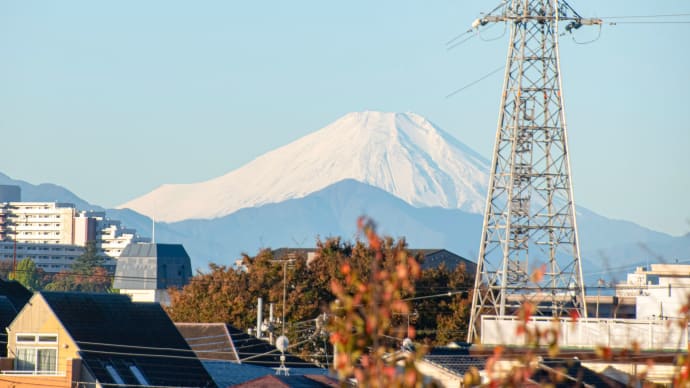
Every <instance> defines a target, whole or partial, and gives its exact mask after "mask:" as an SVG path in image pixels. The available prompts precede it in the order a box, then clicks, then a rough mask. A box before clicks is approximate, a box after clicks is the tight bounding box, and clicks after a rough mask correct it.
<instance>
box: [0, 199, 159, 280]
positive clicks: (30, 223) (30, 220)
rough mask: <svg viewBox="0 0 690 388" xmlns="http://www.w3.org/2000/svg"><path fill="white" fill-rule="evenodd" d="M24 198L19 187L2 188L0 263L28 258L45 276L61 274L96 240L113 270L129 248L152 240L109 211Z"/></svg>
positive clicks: (107, 263)
mask: <svg viewBox="0 0 690 388" xmlns="http://www.w3.org/2000/svg"><path fill="white" fill-rule="evenodd" d="M20 197H21V192H20V190H19V187H18V186H9V185H4V186H0V260H6V261H7V260H13V261H14V260H21V259H24V258H27V257H29V258H31V259H32V260H33V261H34V262H35V263H36V266H37V267H39V268H41V269H43V270H44V271H45V272H60V271H64V270H69V268H70V267H71V265H72V262H73V261H74V259H76V258H77V257H79V256H80V255H81V254H82V253H84V247H85V246H86V243H87V242H89V241H94V242H95V244H96V247H97V248H98V249H99V252H100V253H101V254H102V255H104V256H105V257H106V258H108V260H106V263H105V266H106V267H111V268H114V267H115V261H114V259H116V258H117V257H118V256H119V255H120V253H121V252H122V250H123V249H124V247H126V246H127V245H128V244H129V243H132V242H147V241H149V239H147V238H142V237H140V236H138V235H137V234H136V231H135V230H134V229H128V228H123V227H122V225H121V223H120V221H117V220H111V219H108V218H106V216H105V212H96V211H79V210H77V209H76V208H75V206H74V205H73V204H71V203H60V202H21V201H20V200H19V199H20ZM8 200H9V201H8ZM15 200H16V201H15Z"/></svg>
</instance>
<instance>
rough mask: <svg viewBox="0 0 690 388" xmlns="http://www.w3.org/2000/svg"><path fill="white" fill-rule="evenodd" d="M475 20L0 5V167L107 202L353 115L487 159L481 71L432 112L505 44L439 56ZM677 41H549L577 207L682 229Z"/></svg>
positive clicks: (474, 11) (412, 14) (678, 27)
mask: <svg viewBox="0 0 690 388" xmlns="http://www.w3.org/2000/svg"><path fill="white" fill-rule="evenodd" d="M495 3H496V4H497V3H498V1H496V2H495ZM570 3H571V5H573V6H574V7H575V8H576V9H577V10H578V11H579V12H580V13H581V14H583V15H591V16H599V17H605V16H626V15H657V14H676V13H690V3H688V1H687V0H665V1H648V0H646V1H642V0H607V1H594V0H587V1H585V0H572V1H570ZM494 5H495V4H494V2H487V1H478V0H470V1H457V0H456V1H449V0H446V1H443V0H433V1H405V0H396V1H392V0H377V1H363V0H351V1H347V2H330V1H323V0H312V1H306V0H295V1H289V2H288V1H278V0H273V1H265V0H254V1H244V2H239V1H201V2H198V1H194V2H192V1H174V0H149V1H127V0H120V1H110V2H105V1H98V2H96V1H86V0H85V1H70V0H62V1H32V0H16V1H9V0H0V56H1V58H2V60H0V131H2V134H3V135H4V136H3V139H4V147H2V148H3V151H2V152H0V171H1V172H3V173H5V174H8V175H10V176H11V177H13V178H16V179H23V180H27V181H29V182H32V183H40V182H52V183H57V184H60V185H63V186H65V187H67V188H69V189H71V190H72V191H74V192H75V193H76V194H78V195H79V196H81V197H83V198H84V199H86V200H88V201H90V202H93V203H97V204H100V205H103V206H115V205H118V204H120V203H123V202H126V201H127V200H129V199H132V198H134V197H137V196H139V195H142V194H144V193H146V192H148V191H150V190H152V189H154V188H156V187H158V186H159V185H161V184H164V183H184V182H197V181H202V180H206V179H209V178H212V177H216V176H218V175H221V174H224V173H226V172H228V171H231V170H233V169H235V168H237V167H240V166H241V165H243V164H244V163H246V162H248V161H250V160H252V159H254V158H255V157H257V156H259V155H261V154H263V153H265V152H267V151H270V150H272V149H274V148H276V147H278V146H281V145H284V144H286V143H288V142H290V141H292V140H295V139H297V138H299V137H301V136H303V135H305V134H307V133H310V132H312V131H315V130H317V129H319V128H321V127H323V126H324V125H326V124H328V123H330V122H332V121H334V120H335V119H337V118H338V117H340V116H342V115H343V114H345V113H348V112H351V111H361V110H368V109H371V110H383V111H400V112H407V111H410V112H415V113H419V114H422V115H424V116H426V117H427V118H429V119H430V120H431V121H433V122H435V123H436V124H438V125H439V126H441V127H442V128H443V129H445V130H446V131H448V132H450V133H451V134H453V135H454V136H455V137H457V138H458V139H460V140H461V141H463V142H464V143H466V144H467V145H469V146H470V147H472V148H474V149H476V150H477V151H478V152H480V153H481V154H483V155H485V156H486V157H487V158H490V154H491V149H492V146H493V140H494V133H495V126H496V119H497V110H498V100H499V95H500V88H501V82H502V77H501V74H496V75H494V76H492V77H489V78H487V79H486V80H484V81H482V82H480V83H478V84H477V85H475V86H473V87H471V88H468V89H466V90H464V91H463V92H461V93H459V94H457V95H455V96H453V97H452V98H446V97H445V96H446V95H448V94H449V93H451V92H452V91H454V90H456V89H457V88H460V87H462V86H464V85H466V84H468V83H470V82H472V81H474V80H476V79H478V78H480V77H482V76H484V75H485V74H487V73H488V72H489V71H491V70H493V69H495V68H497V67H499V66H501V65H502V64H503V63H504V62H505V52H506V48H507V36H503V37H502V38H501V35H502V31H503V30H502V28H501V27H495V28H492V29H491V30H488V31H486V33H485V34H483V35H482V36H483V38H484V40H482V39H478V38H475V39H472V40H470V41H468V42H467V43H465V44H463V45H461V46H459V47H457V48H456V49H453V50H451V51H447V50H446V49H445V42H446V41H447V40H448V39H450V38H452V37H453V36H455V35H456V34H458V33H460V32H462V31H464V30H466V29H467V27H468V26H469V24H470V23H471V22H472V21H473V20H474V19H475V18H476V17H477V16H478V15H479V13H480V12H481V11H488V10H490V9H491V8H493V7H494ZM610 20H612V19H610ZM621 20H624V19H621ZM656 20H660V19H656ZM664 20H690V17H684V18H675V19H670V18H666V19H664ZM596 37H597V29H596V28H590V29H588V30H585V29H582V30H581V31H578V32H577V34H576V36H575V38H576V39H577V40H578V41H587V40H591V39H593V38H596ZM492 38H498V39H495V40H491V39H492ZM689 38H690V24H619V25H615V26H610V25H605V26H604V27H603V28H602V31H601V35H600V36H599V39H598V40H597V41H595V42H594V43H591V44H587V45H583V44H577V43H576V42H575V41H574V40H573V38H572V37H570V36H564V37H562V40H561V59H562V72H563V82H564V89H565V100H566V111H567V119H568V127H569V136H570V147H571V162H572V168H573V175H574V176H573V179H574V184H575V197H576V201H577V203H578V204H579V205H581V206H585V207H588V208H590V209H592V210H594V211H596V212H598V213H601V214H603V215H605V216H608V217H612V218H619V219H627V220H631V221H634V222H637V223H640V224H642V225H644V226H648V227H651V228H653V229H656V230H660V231H664V232H668V233H671V234H674V235H679V234H684V233H687V232H688V231H690V221H688V220H689V219H690V201H688V199H687V198H688V193H690V174H689V173H688V166H690V152H688V148H689V146H690V124H689V123H690V97H689V96H688V91H689V90H690V72H689V71H688V69H690V65H689V62H690V49H688V47H689V46H688V45H689V44H688V41H689ZM485 40H486V41H485Z"/></svg>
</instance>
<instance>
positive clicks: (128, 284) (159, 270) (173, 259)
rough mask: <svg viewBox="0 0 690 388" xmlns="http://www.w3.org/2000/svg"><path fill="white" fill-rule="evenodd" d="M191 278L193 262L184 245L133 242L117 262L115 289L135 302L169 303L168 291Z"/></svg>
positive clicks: (180, 285)
mask: <svg viewBox="0 0 690 388" xmlns="http://www.w3.org/2000/svg"><path fill="white" fill-rule="evenodd" d="M191 277H192V263H191V260H190V259H189V255H188V254H187V251H186V250H185V249H184V247H183V246H182V245H181V244H159V243H133V244H129V245H127V247H125V249H124V250H123V251H122V253H121V254H120V257H119V258H118V259H117V267H116V268H115V281H114V282H113V287H114V288H116V289H119V290H120V293H122V294H127V295H129V296H131V297H132V300H133V301H135V302H158V303H162V304H164V305H169V304H170V297H169V295H168V288H170V287H178V288H181V287H183V286H184V285H186V284H187V283H188V282H189V279H190V278H191Z"/></svg>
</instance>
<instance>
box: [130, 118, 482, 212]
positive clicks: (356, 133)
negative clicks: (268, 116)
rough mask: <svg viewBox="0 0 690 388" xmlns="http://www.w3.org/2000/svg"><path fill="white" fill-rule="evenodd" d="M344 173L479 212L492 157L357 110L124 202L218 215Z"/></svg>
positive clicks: (303, 191) (423, 202) (309, 189)
mask: <svg viewBox="0 0 690 388" xmlns="http://www.w3.org/2000/svg"><path fill="white" fill-rule="evenodd" d="M345 179H354V180H357V181H360V182H363V183H367V184H369V185H371V186H375V187H378V188H380V189H383V190H385V191H388V192H389V193H391V194H393V195H395V196H397V197H398V198H400V199H402V200H404V201H406V202H408V203H410V204H412V205H414V206H418V207H427V206H440V207H445V208H459V209H463V210H466V211H470V212H476V213H479V212H481V211H483V208H484V193H485V190H486V187H487V183H488V163H487V161H486V160H484V159H483V158H482V157H481V156H479V155H478V154H477V153H476V152H474V151H472V150H471V149H470V148H469V147H467V146H465V145H464V144H462V143H460V142H459V141H457V140H456V139H454V138H453V137H452V136H450V135H449V134H447V133H446V132H444V131H442V130H441V129H439V128H438V127H436V126H435V125H433V124H432V123H431V122H429V121H428V120H426V119H425V118H424V117H422V116H420V115H417V114H414V113H385V112H376V111H367V112H356V113H349V114H347V115H345V116H343V117H341V118H340V119H338V120H336V121H335V122H333V123H332V124H330V125H328V126H326V127H324V128H322V129H321V130H318V131H316V132H313V133H311V134H309V135H307V136H304V137H302V138H300V139H298V140H296V141H294V142H292V143H290V144H288V145H285V146H283V147H280V148H278V149H276V150H274V151H271V152H268V153H266V154H264V155H262V156H260V157H258V158H256V159H255V160H253V161H251V162H249V163H247V164H246V165H244V166H243V167H240V168H238V169H236V170H234V171H231V172H229V173H227V174H225V175H223V176H220V177H218V178H214V179H211V180H209V181H206V182H201V183H194V184H181V185H163V186H161V187H159V188H157V189H155V190H154V191H152V192H150V193H148V194H146V195H144V196H142V197H139V198H136V199H134V200H132V201H130V202H127V203H125V204H123V205H120V206H119V207H120V208H131V209H133V210H136V211H137V212H139V213H142V214H146V215H148V216H155V218H156V219H157V220H161V221H167V222H174V221H180V220H185V219H191V218H216V217H221V216H224V215H227V214H231V213H233V212H235V211H237V210H239V209H242V208H246V207H255V206H260V205H263V204H267V203H278V202H282V201H285V200H287V199H292V198H301V197H304V196H307V195H309V194H311V193H314V192H316V191H319V190H321V189H323V188H325V187H328V186H330V185H332V184H334V183H337V182H340V181H342V180H345Z"/></svg>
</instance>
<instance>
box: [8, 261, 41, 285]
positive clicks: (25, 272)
mask: <svg viewBox="0 0 690 388" xmlns="http://www.w3.org/2000/svg"><path fill="white" fill-rule="evenodd" d="M41 272H42V271H39V268H38V267H36V263H34V261H33V260H31V258H29V257H27V258H25V259H23V260H21V261H20V262H19V263H18V264H17V269H16V270H15V271H12V272H11V273H10V280H16V281H18V282H19V283H21V284H22V285H23V286H24V287H26V288H28V289H29V290H31V291H37V290H39V289H40V285H41Z"/></svg>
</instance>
